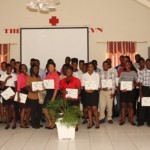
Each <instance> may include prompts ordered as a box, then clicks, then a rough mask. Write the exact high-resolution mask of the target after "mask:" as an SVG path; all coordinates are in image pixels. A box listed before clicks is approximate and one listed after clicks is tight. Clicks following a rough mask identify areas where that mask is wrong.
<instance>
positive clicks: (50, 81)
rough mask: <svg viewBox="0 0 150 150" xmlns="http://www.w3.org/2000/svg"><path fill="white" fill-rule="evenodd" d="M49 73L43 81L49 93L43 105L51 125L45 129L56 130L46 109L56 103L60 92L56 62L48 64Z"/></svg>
mask: <svg viewBox="0 0 150 150" xmlns="http://www.w3.org/2000/svg"><path fill="white" fill-rule="evenodd" d="M47 71H48V73H47V75H46V77H45V79H44V81H43V83H44V88H45V89H46V92H47V94H46V96H45V100H44V105H43V113H44V115H45V117H46V119H47V121H48V123H49V126H47V127H45V128H46V129H53V128H55V123H54V121H53V119H52V118H51V117H50V116H49V114H48V110H47V109H46V105H47V104H48V102H49V101H54V100H55V98H56V95H57V93H58V90H59V76H58V73H57V71H56V64H55V63H54V62H49V63H48V64H47Z"/></svg>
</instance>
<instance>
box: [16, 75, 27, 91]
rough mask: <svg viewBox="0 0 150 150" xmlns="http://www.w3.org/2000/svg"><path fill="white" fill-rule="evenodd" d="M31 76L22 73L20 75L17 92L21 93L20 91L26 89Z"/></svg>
mask: <svg viewBox="0 0 150 150" xmlns="http://www.w3.org/2000/svg"><path fill="white" fill-rule="evenodd" d="M28 76H29V75H28V74H23V73H20V74H19V75H18V79H17V91H18V92H20V90H21V89H22V88H24V87H26V82H27V77H28Z"/></svg>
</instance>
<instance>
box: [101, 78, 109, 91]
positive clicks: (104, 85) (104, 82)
mask: <svg viewBox="0 0 150 150" xmlns="http://www.w3.org/2000/svg"><path fill="white" fill-rule="evenodd" d="M101 84H102V88H109V89H112V79H106V80H101Z"/></svg>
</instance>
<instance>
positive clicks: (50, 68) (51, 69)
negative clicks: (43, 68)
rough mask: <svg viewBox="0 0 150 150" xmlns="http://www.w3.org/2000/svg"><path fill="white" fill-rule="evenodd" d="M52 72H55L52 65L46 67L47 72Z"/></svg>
mask: <svg viewBox="0 0 150 150" xmlns="http://www.w3.org/2000/svg"><path fill="white" fill-rule="evenodd" d="M54 71H55V67H54V65H52V64H50V65H49V66H48V72H50V73H52V72H54Z"/></svg>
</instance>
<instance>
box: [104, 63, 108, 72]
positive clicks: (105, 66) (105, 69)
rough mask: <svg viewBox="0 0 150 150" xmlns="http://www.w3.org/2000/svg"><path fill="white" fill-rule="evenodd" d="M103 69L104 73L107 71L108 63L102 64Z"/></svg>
mask: <svg viewBox="0 0 150 150" xmlns="http://www.w3.org/2000/svg"><path fill="white" fill-rule="evenodd" d="M103 69H104V71H107V70H108V69H109V64H108V63H104V64H103Z"/></svg>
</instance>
